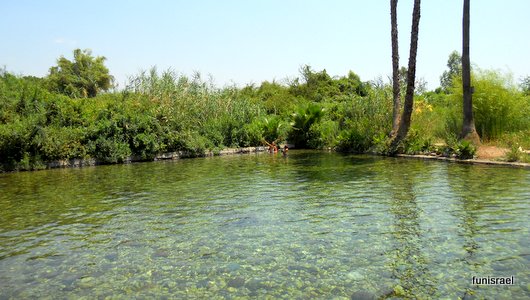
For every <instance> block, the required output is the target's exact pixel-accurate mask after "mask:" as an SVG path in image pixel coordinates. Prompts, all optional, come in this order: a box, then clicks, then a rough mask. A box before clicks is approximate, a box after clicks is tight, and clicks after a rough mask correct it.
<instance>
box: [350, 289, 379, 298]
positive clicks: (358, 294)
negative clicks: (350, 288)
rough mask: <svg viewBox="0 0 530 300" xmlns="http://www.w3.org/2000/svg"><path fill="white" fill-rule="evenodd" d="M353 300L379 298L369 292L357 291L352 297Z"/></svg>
mask: <svg viewBox="0 0 530 300" xmlns="http://www.w3.org/2000/svg"><path fill="white" fill-rule="evenodd" d="M350 299H351V300H375V299H377V297H376V296H375V295H374V294H372V293H370V292H368V291H362V290H361V291H357V292H355V293H353V294H352V295H351V297H350Z"/></svg>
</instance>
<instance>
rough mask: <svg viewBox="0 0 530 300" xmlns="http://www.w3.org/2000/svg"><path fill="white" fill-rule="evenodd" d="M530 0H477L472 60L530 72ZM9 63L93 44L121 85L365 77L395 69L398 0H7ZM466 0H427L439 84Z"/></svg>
mask: <svg viewBox="0 0 530 300" xmlns="http://www.w3.org/2000/svg"><path fill="white" fill-rule="evenodd" d="M413 2H414V1H412V0H406V1H405V0H401V1H399V2H398V26H399V28H398V30H399V52H400V65H402V66H406V65H407V64H408V52H409V43H410V25H411V19H412V6H413ZM529 11H530V1H528V0H506V1H499V0H480V1H471V37H470V40H471V46H470V51H471V62H472V63H473V64H474V65H475V66H478V67H479V68H481V69H496V70H500V71H502V72H505V73H510V74H512V76H513V78H514V81H515V82H518V81H519V80H520V79H521V78H522V77H524V76H528V75H530V59H529V54H530V38H529V37H530V18H528V12H529ZM0 12H2V17H0V37H1V38H2V44H1V46H0V67H5V68H6V69H7V71H9V72H12V73H15V74H18V75H32V76H38V77H44V76H46V75H47V74H48V71H49V68H50V67H51V66H53V65H55V64H56V61H57V59H58V58H59V57H61V56H64V57H66V58H68V59H72V58H73V50H74V49H76V48H80V49H91V50H92V54H93V55H94V56H105V57H106V58H107V60H106V63H105V64H106V66H107V67H108V68H109V70H110V73H111V74H112V75H113V76H114V77H115V78H116V82H117V83H118V85H119V86H121V87H123V86H125V84H126V82H127V80H128V78H129V77H130V76H133V75H136V74H138V73H139V72H141V71H142V70H148V69H150V68H151V67H154V66H156V67H157V69H158V70H167V69H171V70H173V71H175V72H178V73H181V74H184V75H188V76H190V75H192V74H193V73H195V72H199V73H201V74H202V77H203V78H204V79H207V78H208V77H209V76H211V78H212V79H213V81H214V84H216V85H217V86H219V87H223V86H227V85H233V84H236V85H238V86H244V85H246V84H255V85H259V84H260V83H261V82H262V81H265V80H267V81H273V80H275V81H277V82H286V80H287V79H293V78H295V77H298V76H299V75H300V73H299V70H300V67H301V66H303V65H310V66H311V67H312V69H313V70H315V71H320V70H322V69H326V71H327V72H328V74H330V75H331V76H345V75H347V73H348V71H350V70H351V71H353V72H355V73H356V74H358V75H359V76H360V77H361V80H363V81H369V80H374V79H377V78H378V77H381V78H383V79H384V80H388V77H389V75H391V72H392V66H391V63H392V60H391V44H390V1H389V0H371V1H365V0H325V1H324V0H319V1H317V0H253V1H250V0H187V1H184V0H173V1H172V0H167V1H163V0H150V1H139V0H111V1H108V0H105V1H102V0H91V1H75V0H47V1H42V0H0ZM461 26H462V0H444V1H442V0H424V1H422V5H421V19H420V27H419V32H420V36H419V45H418V57H417V71H416V75H417V77H418V78H423V79H424V80H425V81H427V84H428V88H429V89H434V88H436V87H438V86H439V78H440V75H441V74H442V73H443V71H445V70H446V69H447V67H446V64H447V59H448V57H449V54H450V53H451V52H452V51H454V50H457V51H459V52H462V51H461V49H462V46H461V45H462V44H461V43H462V42H461V41H462V38H461V36H462V28H461Z"/></svg>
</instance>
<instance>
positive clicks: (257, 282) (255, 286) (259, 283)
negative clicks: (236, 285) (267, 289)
mask: <svg viewBox="0 0 530 300" xmlns="http://www.w3.org/2000/svg"><path fill="white" fill-rule="evenodd" d="M264 286H265V285H264V284H263V280H261V279H258V278H252V279H250V280H249V281H248V282H247V283H246V284H245V287H246V288H247V289H249V290H250V291H256V290H259V289H261V288H263V287H264Z"/></svg>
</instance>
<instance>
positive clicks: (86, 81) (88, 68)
mask: <svg viewBox="0 0 530 300" xmlns="http://www.w3.org/2000/svg"><path fill="white" fill-rule="evenodd" d="M105 59H106V58H105V57H104V56H97V57H93V56H92V51H91V50H89V49H85V50H81V49H75V50H74V60H73V61H70V60H68V59H66V58H65V57H64V56H61V57H60V58H59V59H58V60H57V66H53V67H51V68H50V74H49V75H48V78H47V81H48V88H49V89H50V90H51V91H52V92H57V93H61V94H65V95H67V96H70V97H73V98H92V97H96V96H97V94H98V93H100V92H101V91H107V90H109V89H110V88H111V87H112V86H113V80H114V78H113V77H112V76H111V75H110V74H109V69H108V68H107V67H106V66H105V65H104V62H105Z"/></svg>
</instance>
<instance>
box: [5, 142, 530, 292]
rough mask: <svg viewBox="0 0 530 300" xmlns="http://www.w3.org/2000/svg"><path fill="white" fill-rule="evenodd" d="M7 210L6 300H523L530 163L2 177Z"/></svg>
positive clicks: (348, 161) (94, 170) (333, 163)
mask: <svg viewBox="0 0 530 300" xmlns="http://www.w3.org/2000/svg"><path fill="white" fill-rule="evenodd" d="M0 207H1V208H2V210H1V211H0V299H10V298H14V299H22V298H46V297H50V298H76V299H77V298H83V297H86V298H90V299H92V298H95V297H98V298H105V297H109V296H110V297H111V298H123V299H130V298H134V297H137V298H164V297H167V298H209V299H231V298H243V299H244V298H266V297H270V298H285V299H305V298H322V299H333V298H335V299H341V298H344V299H349V298H350V297H352V298H355V297H362V296H364V297H381V298H407V297H413V298H414V297H415V298H421V299H428V298H440V297H447V298H451V299H456V298H458V297H461V298H465V299H473V296H474V297H476V298H477V299H481V298H485V297H487V298H504V299H525V298H528V297H530V232H529V227H530V226H529V225H530V221H529V218H528V216H530V171H529V170H524V169H512V168H504V167H491V166H470V165H458V164H451V163H445V162H430V161H419V160H406V159H393V158H379V157H370V156H351V155H340V154H336V153H323V152H308V151H300V152H297V151H291V153H289V157H287V158H283V157H282V156H281V155H269V154H259V155H243V156H229V157H214V158H204V159H189V160H180V161H170V162H153V163H139V164H131V165H116V166H100V167H89V168H82V169H64V170H47V171H38V172H22V173H11V174H0ZM473 276H480V277H484V276H514V278H515V285H513V286H478V285H473V284H472V283H471V279H472V277H473Z"/></svg>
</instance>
